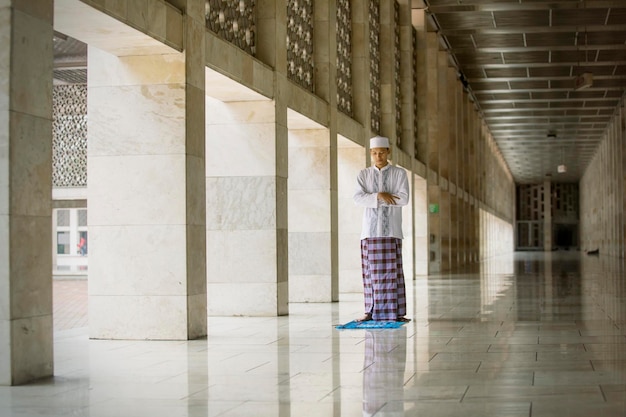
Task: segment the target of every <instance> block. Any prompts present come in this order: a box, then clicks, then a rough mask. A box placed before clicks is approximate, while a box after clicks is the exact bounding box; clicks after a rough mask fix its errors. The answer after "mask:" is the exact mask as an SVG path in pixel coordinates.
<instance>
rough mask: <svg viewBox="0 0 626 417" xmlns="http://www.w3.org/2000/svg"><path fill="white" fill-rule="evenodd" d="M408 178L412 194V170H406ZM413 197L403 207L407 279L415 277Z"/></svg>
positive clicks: (403, 256)
mask: <svg viewBox="0 0 626 417" xmlns="http://www.w3.org/2000/svg"><path fill="white" fill-rule="evenodd" d="M405 171H406V175H407V178H408V179H409V196H411V195H412V189H413V186H414V184H413V177H412V175H413V174H412V173H411V171H410V170H406V169H405ZM413 200H414V199H413V198H409V204H407V205H406V206H404V207H402V235H403V236H404V237H403V239H402V265H403V271H404V276H405V279H406V280H412V279H413V278H414V270H413V250H414V236H413V220H414V219H413Z"/></svg>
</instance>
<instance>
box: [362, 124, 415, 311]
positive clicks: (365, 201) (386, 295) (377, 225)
mask: <svg viewBox="0 0 626 417" xmlns="http://www.w3.org/2000/svg"><path fill="white" fill-rule="evenodd" d="M370 154H371V156H372V164H373V165H372V166H371V167H369V168H366V169H364V170H362V171H361V172H359V175H358V177H357V189H356V192H355V193H354V202H355V203H356V204H357V205H358V206H361V207H365V213H364V215H363V227H362V231H361V267H362V270H363V292H364V296H365V315H364V316H363V317H361V318H360V319H358V320H357V321H369V320H383V321H410V319H407V318H405V317H404V316H405V315H406V290H405V287H404V272H403V270H402V237H403V236H402V206H405V205H407V204H408V203H409V182H408V180H407V176H406V172H405V171H404V170H403V169H402V168H398V167H395V166H393V165H390V164H389V161H388V158H389V155H390V154H391V150H390V148H389V139H388V138H386V137H382V136H375V137H373V138H371V139H370Z"/></svg>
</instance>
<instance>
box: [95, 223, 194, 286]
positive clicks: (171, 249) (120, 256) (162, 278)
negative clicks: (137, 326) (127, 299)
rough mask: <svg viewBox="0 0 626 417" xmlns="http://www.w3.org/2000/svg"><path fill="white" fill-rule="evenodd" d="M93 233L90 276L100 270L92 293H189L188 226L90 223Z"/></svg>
mask: <svg viewBox="0 0 626 417" xmlns="http://www.w3.org/2000/svg"><path fill="white" fill-rule="evenodd" d="M89 232H90V233H89V271H90V275H91V274H92V271H97V275H96V278H97V279H94V280H91V278H90V280H89V293H90V295H94V296H95V295H98V296H106V295H112V296H126V295H144V296H152V295H168V294H170V295H185V294H186V292H187V283H186V262H185V253H186V252H185V246H184V245H182V244H181V242H184V239H185V233H186V229H185V225H181V224H178V225H165V224H163V225H157V224H150V225H119V226H117V227H111V225H104V226H94V225H90V226H89ZM102 251H106V256H102V254H101V252H102ZM112 259H115V260H116V261H112ZM104 271H106V272H105V273H103V272H104Z"/></svg>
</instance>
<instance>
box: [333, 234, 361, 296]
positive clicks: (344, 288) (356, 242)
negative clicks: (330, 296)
mask: <svg viewBox="0 0 626 417" xmlns="http://www.w3.org/2000/svg"><path fill="white" fill-rule="evenodd" d="M361 274H362V272H361V236H360V232H359V233H341V234H340V235H339V292H340V293H352V292H356V293H361V292H363V280H362V276H361Z"/></svg>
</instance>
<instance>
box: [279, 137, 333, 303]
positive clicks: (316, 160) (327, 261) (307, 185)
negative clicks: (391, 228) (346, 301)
mask: <svg viewBox="0 0 626 417" xmlns="http://www.w3.org/2000/svg"><path fill="white" fill-rule="evenodd" d="M288 161H289V180H288V189H289V195H288V200H289V227H288V230H289V300H290V301H291V302H306V301H311V300H316V301H332V300H331V298H332V297H331V292H330V288H331V273H332V270H331V234H330V218H331V212H330V210H331V206H330V140H329V137H328V131H327V130H326V129H300V130H290V131H289V156H288ZM324 277H325V278H324ZM307 278H311V280H308V279H307ZM324 280H325V281H327V283H326V284H322V285H320V282H322V281H324Z"/></svg>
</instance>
